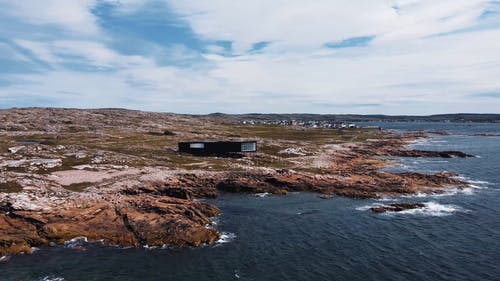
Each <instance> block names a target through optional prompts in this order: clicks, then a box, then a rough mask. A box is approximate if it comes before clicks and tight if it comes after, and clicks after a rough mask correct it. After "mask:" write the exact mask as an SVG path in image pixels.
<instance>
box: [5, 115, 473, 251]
mask: <svg viewBox="0 0 500 281" xmlns="http://www.w3.org/2000/svg"><path fill="white" fill-rule="evenodd" d="M0 120H1V121H2V126H1V127H0V173H1V178H0V255H7V254H15V253H30V252H31V251H32V247H36V246H41V245H56V244H63V243H65V242H66V241H69V240H71V239H73V238H75V237H85V238H86V239H87V240H88V241H101V242H102V243H105V244H108V245H119V246H133V247H139V246H146V245H147V246H162V245H165V244H167V245H178V246H199V245H201V244H211V243H214V242H215V241H217V240H218V239H219V238H220V234H219V232H218V231H217V230H216V229H215V228H214V226H212V218H213V217H215V216H217V215H219V214H220V210H219V209H218V208H217V207H216V206H213V205H210V204H208V203H206V202H204V198H215V197H217V195H218V194H219V193H220V192H234V193H264V192H268V193H273V194H286V193H288V192H296V191H311V192H317V193H321V194H324V195H325V196H346V197H351V198H378V197H381V196H399V195H408V194H415V193H443V192H446V189H447V188H448V187H450V186H453V187H454V188H464V187H466V186H467V183H466V182H464V181H462V180H460V179H459V178H457V175H456V174H453V173H450V172H442V173H437V174H421V173H391V172H387V171H384V170H382V169H381V168H383V167H386V166H388V165H391V164H392V163H393V161H392V160H391V159H390V157H445V158H449V157H462V158H465V157H472V155H468V154H466V153H464V152H459V151H419V150H414V149H411V148H410V147H408V143H409V141H412V140H415V139H416V138H422V137H425V135H423V134H422V133H415V134H406V135H401V134H399V133H397V132H391V131H381V130H377V129H358V128H353V129H346V130H344V129H343V130H337V129H325V128H301V127H296V126H274V125H273V126H268V125H247V126H243V125H241V124H235V123H231V122H228V120H225V119H224V118H220V117H196V116H186V115H174V114H160V113H147V112H140V111H127V110H118V109H102V110H75V109H13V110H3V111H0ZM249 138H250V139H254V140H257V142H258V153H252V154H246V155H239V157H236V158H232V157H208V156H207V157H197V156H193V155H187V154H180V153H178V152H177V151H176V149H175V147H176V144H177V142H179V141H183V140H191V139H207V140H220V139H249ZM325 198H326V197H325ZM328 198H330V197H328ZM399 207H400V206H395V207H394V208H396V209H397V208H399ZM416 207H418V206H416ZM377 211H383V210H377Z"/></svg>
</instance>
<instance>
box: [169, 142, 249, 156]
mask: <svg viewBox="0 0 500 281" xmlns="http://www.w3.org/2000/svg"><path fill="white" fill-rule="evenodd" d="M256 151H257V142H256V141H191V142H180V143H179V152H187V153H191V154H197V155H225V154H231V153H242V152H256Z"/></svg>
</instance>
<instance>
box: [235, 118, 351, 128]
mask: <svg viewBox="0 0 500 281" xmlns="http://www.w3.org/2000/svg"><path fill="white" fill-rule="evenodd" d="M240 123H241V124H243V125H257V124H262V125H281V126H302V127H305V128H333V129H348V128H359V126H358V125H356V124H354V123H345V122H338V121H337V122H336V121H333V120H322V121H317V120H309V121H303V120H243V121H241V122H240Z"/></svg>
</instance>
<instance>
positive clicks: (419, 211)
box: [356, 201, 467, 217]
mask: <svg viewBox="0 0 500 281" xmlns="http://www.w3.org/2000/svg"><path fill="white" fill-rule="evenodd" d="M423 204H424V207H423V208H416V209H410V210H404V211H400V212H387V213H384V215H422V216H436V217H441V216H449V215H452V214H453V213H456V212H466V211H467V210H464V209H462V208H461V207H459V206H456V205H451V204H440V203H438V202H435V201H429V202H424V203H423ZM381 206H385V205H384V204H381V203H373V204H369V205H365V206H361V207H358V208H356V210H358V211H368V210H370V209H371V208H374V207H381Z"/></svg>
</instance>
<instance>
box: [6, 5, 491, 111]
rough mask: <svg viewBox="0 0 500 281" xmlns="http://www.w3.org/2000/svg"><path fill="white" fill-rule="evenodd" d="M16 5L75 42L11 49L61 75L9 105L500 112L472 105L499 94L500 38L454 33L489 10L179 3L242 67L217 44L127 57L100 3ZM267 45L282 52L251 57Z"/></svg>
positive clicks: (19, 78) (24, 82)
mask: <svg viewBox="0 0 500 281" xmlns="http://www.w3.org/2000/svg"><path fill="white" fill-rule="evenodd" d="M106 1H108V2H111V3H115V4H116V3H118V2H119V3H118V4H117V5H118V7H119V8H118V9H119V10H118V13H119V14H120V15H121V16H130V15H131V13H133V12H134V11H137V10H139V9H141V8H142V7H143V6H144V5H146V4H147V2H148V0H138V1H132V0H120V1H117V0H115V1H113V0H106ZM17 2H19V3H20V4H17ZM17 2H14V1H4V0H0V7H7V6H8V7H9V8H10V9H9V10H8V13H10V14H11V15H19V17H20V19H21V20H22V21H23V22H27V23H31V24H36V25H38V24H42V25H55V26H57V27H58V28H60V29H66V30H71V31H74V32H73V33H72V34H68V35H66V36H62V37H61V38H57V39H51V40H46V39H45V40H42V39H40V38H39V37H38V36H29V34H28V35H27V34H19V36H18V37H17V38H11V40H12V41H14V42H15V43H16V44H17V45H19V46H21V47H22V48H23V49H24V50H28V51H29V52H31V53H32V55H33V56H35V57H36V58H37V59H38V60H42V61H44V62H46V63H47V64H49V65H50V66H51V70H47V71H46V72H43V73H35V74H16V75H14V74H7V75H5V76H4V77H3V78H4V79H6V80H9V81H11V82H12V83H11V84H10V85H9V86H6V87H3V88H2V87H0V103H1V100H2V99H3V100H10V102H12V100H13V99H15V97H26V98H27V99H29V98H30V97H31V98H32V97H33V95H34V94H33V93H36V95H38V96H40V97H43V98H45V100H46V101H47V103H48V104H43V105H47V106H50V105H58V106H83V107H119V106H121V107H133V108H140V109H148V110H160V111H165V110H167V111H176V112H195V113H207V112H213V111H224V112H251V111H253V112H291V111H295V112H306V111H312V112H323V113H335V112H342V113H349V112H356V113H385V114H402V113H403V114H428V113H440V112H457V111H464V112H465V111H468V112H472V111H479V112H488V111H489V112H495V111H496V112H498V104H495V103H494V102H492V99H487V100H486V99H480V98H476V99H472V98H470V96H471V95H473V94H477V93H488V92H499V91H500V81H499V80H498V77H500V55H499V53H498V50H500V28H499V27H496V28H490V29H487V30H475V31H471V32H455V31H459V30H462V29H467V28H468V27H471V26H475V25H476V24H477V22H478V18H479V16H480V15H481V14H482V13H483V12H484V10H485V9H486V7H487V6H488V1H483V0H453V1H452V0H439V1H437V0H421V1H417V0H393V1H390V0H383V1H382V0H359V1H351V0H335V1H333V0H317V1H300V0H286V1H285V0H276V1H262V0H255V1H235V0H231V1H229V0H227V1H223V0H214V1H195V0H171V1H168V3H169V4H170V8H172V9H173V10H174V12H176V13H177V14H179V15H181V16H182V17H183V19H184V20H185V21H186V22H187V23H188V24H189V25H190V27H191V28H192V30H193V31H194V32H195V33H196V34H197V35H199V36H200V37H201V38H203V39H205V40H208V41H212V42H213V41H218V40H228V41H232V42H233V45H232V49H233V53H232V55H233V56H224V55H227V54H226V53H227V50H226V49H225V48H223V47H221V46H218V45H214V44H212V43H207V46H204V47H203V49H204V50H205V51H208V52H209V53H208V54H203V58H204V61H201V60H199V59H198V58H199V56H201V54H199V53H197V52H195V51H193V50H191V49H188V48H186V47H185V46H183V45H180V44H178V45H173V46H159V45H155V44H151V45H148V46H147V50H146V49H145V50H144V52H143V53H142V54H139V55H125V54H122V53H120V52H118V51H117V50H115V49H113V48H111V47H110V46H111V45H112V44H108V43H109V42H111V41H112V40H113V38H112V37H111V38H109V37H103V36H101V35H102V34H106V31H105V30H102V27H99V25H98V24H97V19H96V16H95V15H93V14H92V13H91V11H90V9H92V7H95V5H96V3H97V0H95V1H90V0H88V1H76V0H75V1H56V0H50V1H49V2H47V3H48V4H45V6H44V5H42V4H39V3H41V2H35V1H29V2H30V3H31V4H34V6H29V5H28V4H26V3H28V1H26V2H24V1H23V2H21V1H17ZM65 3H66V4H65ZM68 3H69V4H68ZM59 4H60V5H63V6H58V5H59ZM64 5H68V6H67V7H66V6H64ZM42 6H43V7H42ZM65 8H68V11H69V12H68V13H65V12H64V9H65ZM25 9H26V11H24V10H25ZM36 9H39V11H37V10H36ZM165 13H167V11H165ZM70 16H75V17H74V18H69V17H70ZM122 28H125V29H126V28H127V27H126V26H124V27H122ZM443 34H446V35H443ZM362 36H376V37H375V39H374V40H373V41H371V42H370V43H369V44H368V45H367V46H364V47H355V48H342V49H329V48H326V47H324V45H325V43H329V42H341V41H342V40H345V39H349V38H355V37H362ZM263 41H269V42H272V43H271V44H270V45H269V46H267V47H266V48H265V49H263V50H261V51H260V52H249V50H250V49H251V48H252V46H253V44H256V43H258V42H263ZM4 45H5V44H4ZM7 47H8V46H7V45H5V46H3V45H2V44H1V43H0V48H2V50H3V49H7ZM17 53H19V52H17ZM19 55H20V56H21V57H22V58H24V59H25V60H26V57H25V56H24V55H22V54H19ZM234 55H236V56H234ZM20 60H21V59H20ZM160 61H163V62H160ZM165 61H167V62H172V64H171V65H168V66H165ZM178 61H189V65H188V66H187V67H186V65H183V66H182V67H180V66H177V64H175V63H176V62H178ZM68 65H72V66H71V67H70V66H68ZM75 66H76V67H75ZM89 69H90V70H89ZM51 102H53V103H54V104H51Z"/></svg>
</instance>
